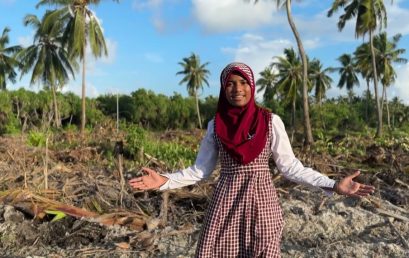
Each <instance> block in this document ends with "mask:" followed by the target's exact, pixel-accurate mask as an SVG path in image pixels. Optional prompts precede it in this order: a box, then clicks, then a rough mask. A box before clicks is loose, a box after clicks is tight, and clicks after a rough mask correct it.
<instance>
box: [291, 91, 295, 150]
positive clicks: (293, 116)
mask: <svg viewBox="0 0 409 258" xmlns="http://www.w3.org/2000/svg"><path fill="white" fill-rule="evenodd" d="M291 104H292V110H293V112H292V117H291V143H293V140H294V133H295V99H294V100H293V101H292V103H291Z"/></svg>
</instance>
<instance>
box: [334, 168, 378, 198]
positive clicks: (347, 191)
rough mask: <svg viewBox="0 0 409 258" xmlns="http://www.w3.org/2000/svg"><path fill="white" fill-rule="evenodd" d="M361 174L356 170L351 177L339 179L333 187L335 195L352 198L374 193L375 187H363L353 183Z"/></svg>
mask: <svg viewBox="0 0 409 258" xmlns="http://www.w3.org/2000/svg"><path fill="white" fill-rule="evenodd" d="M360 173H361V172H360V171H359V170H358V171H356V172H355V173H353V174H352V175H349V176H347V177H345V178H343V179H341V180H340V181H339V182H338V184H337V185H336V186H335V189H334V190H335V192H336V193H337V194H342V195H347V196H352V197H363V196H367V195H369V194H372V193H373V192H374V191H375V187H373V186H371V185H364V184H360V183H358V182H355V181H353V179H354V178H355V177H357V176H358V175H359V174H360Z"/></svg>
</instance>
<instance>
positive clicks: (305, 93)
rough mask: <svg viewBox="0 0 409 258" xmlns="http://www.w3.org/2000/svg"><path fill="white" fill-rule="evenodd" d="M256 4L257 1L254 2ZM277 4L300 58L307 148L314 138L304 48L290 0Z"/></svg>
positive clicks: (279, 0) (279, 1)
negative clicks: (285, 19)
mask: <svg viewBox="0 0 409 258" xmlns="http://www.w3.org/2000/svg"><path fill="white" fill-rule="evenodd" d="M254 1H255V3H257V2H258V1H259V0H254ZM273 1H275V2H276V3H277V8H281V7H284V5H285V8H286V13H287V20H288V24H289V25H290V27H291V30H292V32H293V34H294V37H295V40H296V42H297V46H298V52H299V55H300V57H301V62H302V81H301V84H302V99H303V114H304V136H305V141H304V144H305V145H306V146H307V147H308V146H310V145H311V144H313V143H314V138H313V136H312V130H311V122H310V111H309V104H308V60H307V55H306V54H305V50H304V46H303V44H302V41H301V37H300V34H299V33H298V30H297V27H296V26H295V23H294V20H293V17H292V12H291V0H273Z"/></svg>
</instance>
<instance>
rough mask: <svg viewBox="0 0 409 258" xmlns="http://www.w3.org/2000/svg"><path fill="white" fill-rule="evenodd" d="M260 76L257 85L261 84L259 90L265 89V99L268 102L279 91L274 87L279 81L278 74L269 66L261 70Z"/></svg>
mask: <svg viewBox="0 0 409 258" xmlns="http://www.w3.org/2000/svg"><path fill="white" fill-rule="evenodd" d="M260 76H261V77H260V78H259V79H258V80H257V81H256V85H257V86H259V88H258V89H257V92H258V93H259V92H262V91H264V93H263V101H264V103H267V102H268V101H269V100H272V99H273V98H274V95H275V94H276V93H277V88H276V87H274V86H275V83H276V82H277V75H276V74H275V73H274V72H273V69H272V67H271V66H268V67H266V68H264V70H263V71H261V72H260Z"/></svg>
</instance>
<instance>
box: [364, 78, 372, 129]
mask: <svg viewBox="0 0 409 258" xmlns="http://www.w3.org/2000/svg"><path fill="white" fill-rule="evenodd" d="M366 87H367V90H366V110H365V118H366V122H367V123H368V122H369V102H370V100H371V99H370V97H371V95H370V94H369V77H368V78H366Z"/></svg>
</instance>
